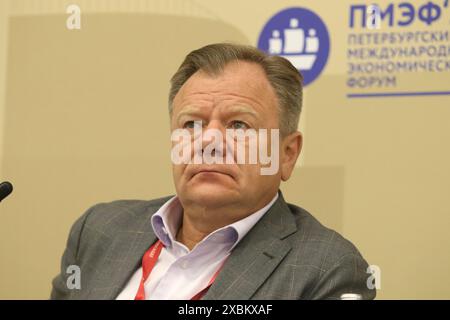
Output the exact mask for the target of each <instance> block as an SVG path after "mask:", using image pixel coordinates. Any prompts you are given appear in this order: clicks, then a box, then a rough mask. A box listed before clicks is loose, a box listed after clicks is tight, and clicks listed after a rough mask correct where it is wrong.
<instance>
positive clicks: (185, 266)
mask: <svg viewBox="0 0 450 320" xmlns="http://www.w3.org/2000/svg"><path fill="white" fill-rule="evenodd" d="M187 267H188V262H187V261H183V262H182V263H181V268H183V269H186V268H187Z"/></svg>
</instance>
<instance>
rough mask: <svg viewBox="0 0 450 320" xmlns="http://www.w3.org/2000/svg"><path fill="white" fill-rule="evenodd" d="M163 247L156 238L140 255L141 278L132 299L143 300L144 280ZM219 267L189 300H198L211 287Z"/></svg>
mask: <svg viewBox="0 0 450 320" xmlns="http://www.w3.org/2000/svg"><path fill="white" fill-rule="evenodd" d="M163 247H164V245H163V243H162V242H161V241H160V240H158V241H156V242H155V244H153V245H152V246H151V247H150V248H149V249H148V250H147V251H146V252H145V254H144V256H143V257H142V278H141V283H140V284H139V290H138V292H137V293H136V297H135V298H134V300H145V288H144V285H145V281H146V280H147V279H148V277H149V276H150V273H151V272H152V270H153V268H154V267H155V265H156V261H158V257H159V255H160V254H161V250H162V248H163ZM222 265H223V264H222ZM221 269H222V267H220V268H219V269H218V270H217V271H216V272H215V273H214V275H213V276H212V278H211V280H209V282H208V285H207V286H206V287H205V288H204V289H203V290H201V291H200V292H199V293H197V294H196V295H195V296H193V297H192V298H191V300H200V299H201V298H202V297H203V296H204V295H205V294H206V292H208V290H209V287H211V285H212V284H213V283H214V281H215V280H216V278H217V275H218V274H219V272H220V270H221Z"/></svg>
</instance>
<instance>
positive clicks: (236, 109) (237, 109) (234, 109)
mask: <svg viewBox="0 0 450 320" xmlns="http://www.w3.org/2000/svg"><path fill="white" fill-rule="evenodd" d="M224 113H246V114H250V115H252V116H253V117H255V118H258V112H256V111H255V110H253V108H251V107H248V106H246V105H242V104H237V105H232V106H229V107H227V108H226V109H225V110H224Z"/></svg>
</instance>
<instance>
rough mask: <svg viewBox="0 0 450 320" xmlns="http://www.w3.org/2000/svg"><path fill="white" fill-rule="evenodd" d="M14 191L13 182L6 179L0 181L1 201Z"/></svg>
mask: <svg viewBox="0 0 450 320" xmlns="http://www.w3.org/2000/svg"><path fill="white" fill-rule="evenodd" d="M12 191H13V186H12V184H11V182H8V181H5V182H2V183H0V202H1V201H2V200H3V199H5V198H6V197H7V196H9V194H10V193H11V192H12Z"/></svg>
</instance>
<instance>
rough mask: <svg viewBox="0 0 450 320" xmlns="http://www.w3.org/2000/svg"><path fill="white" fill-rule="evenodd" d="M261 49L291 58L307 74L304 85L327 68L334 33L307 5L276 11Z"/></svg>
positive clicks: (268, 23)
mask: <svg viewBox="0 0 450 320" xmlns="http://www.w3.org/2000/svg"><path fill="white" fill-rule="evenodd" d="M258 48H259V49H261V50H263V51H265V52H267V53H268V54H271V55H278V56H282V57H284V58H286V59H288V60H289V61H290V62H291V63H292V64H293V65H294V66H295V67H296V68H297V70H299V71H300V72H301V74H302V75H303V85H304V86H307V85H308V84H310V83H311V82H313V81H314V80H315V79H316V78H317V77H318V76H319V75H320V73H321V72H322V70H323V69H324V67H325V65H326V63H327V60H328V55H329V53H330V36H329V34H328V30H327V27H326V25H325V23H324V22H323V21H322V19H320V17H319V16H318V15H317V14H315V13H314V12H312V11H311V10H308V9H305V8H300V7H297V8H289V9H285V10H283V11H280V12H278V13H277V14H275V15H274V16H273V17H272V18H271V19H270V20H269V21H268V22H267V23H266V25H265V26H264V28H263V30H262V32H261V34H260V36H259V40H258Z"/></svg>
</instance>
